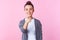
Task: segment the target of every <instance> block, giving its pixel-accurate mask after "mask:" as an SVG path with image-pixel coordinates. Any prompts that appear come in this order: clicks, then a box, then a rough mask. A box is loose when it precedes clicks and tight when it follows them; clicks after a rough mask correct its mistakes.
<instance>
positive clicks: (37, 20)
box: [34, 18, 42, 25]
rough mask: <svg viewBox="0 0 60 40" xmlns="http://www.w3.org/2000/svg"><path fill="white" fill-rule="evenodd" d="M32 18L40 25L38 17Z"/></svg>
mask: <svg viewBox="0 0 60 40" xmlns="http://www.w3.org/2000/svg"><path fill="white" fill-rule="evenodd" d="M34 20H35V23H37V24H39V25H42V24H41V22H40V20H39V19H36V18H34Z"/></svg>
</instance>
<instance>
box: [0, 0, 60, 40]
mask: <svg viewBox="0 0 60 40" xmlns="http://www.w3.org/2000/svg"><path fill="white" fill-rule="evenodd" d="M26 1H27V0H0V40H21V36H22V32H21V31H20V29H19V26H18V24H19V21H20V20H21V19H23V18H24V16H25V13H24V4H25V2H26ZM31 1H32V3H33V4H34V6H35V12H34V14H33V16H34V17H35V18H37V19H39V20H40V21H41V23H42V31H43V40H60V0H31Z"/></svg>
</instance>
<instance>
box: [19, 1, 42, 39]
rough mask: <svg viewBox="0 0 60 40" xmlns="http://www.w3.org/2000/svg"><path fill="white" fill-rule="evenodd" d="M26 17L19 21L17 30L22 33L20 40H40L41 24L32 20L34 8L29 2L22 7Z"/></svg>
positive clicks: (34, 19)
mask: <svg viewBox="0 0 60 40" xmlns="http://www.w3.org/2000/svg"><path fill="white" fill-rule="evenodd" d="M24 11H25V13H26V17H25V18H24V19H23V20H21V21H20V23H19V28H20V29H21V31H22V40H42V25H41V22H40V21H39V20H38V19H36V18H33V16H32V15H33V12H34V6H33V4H32V3H31V1H27V2H26V4H25V5H24Z"/></svg>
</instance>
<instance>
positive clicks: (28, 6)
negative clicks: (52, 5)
mask: <svg viewBox="0 0 60 40" xmlns="http://www.w3.org/2000/svg"><path fill="white" fill-rule="evenodd" d="M25 8H33V7H32V6H31V5H26V6H25Z"/></svg>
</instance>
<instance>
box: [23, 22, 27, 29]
mask: <svg viewBox="0 0 60 40" xmlns="http://www.w3.org/2000/svg"><path fill="white" fill-rule="evenodd" d="M27 26H28V23H27V22H25V23H24V25H23V29H24V30H26V29H27Z"/></svg>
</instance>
